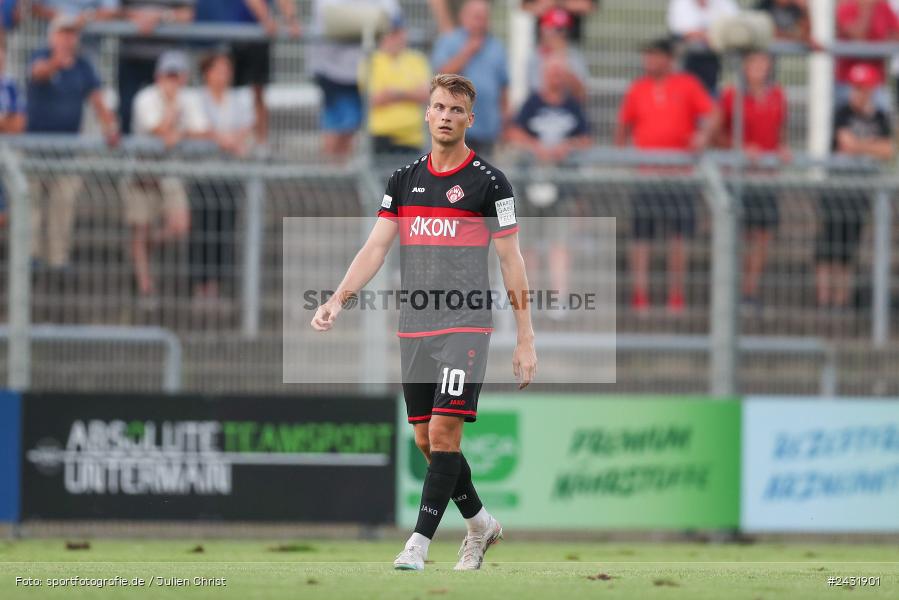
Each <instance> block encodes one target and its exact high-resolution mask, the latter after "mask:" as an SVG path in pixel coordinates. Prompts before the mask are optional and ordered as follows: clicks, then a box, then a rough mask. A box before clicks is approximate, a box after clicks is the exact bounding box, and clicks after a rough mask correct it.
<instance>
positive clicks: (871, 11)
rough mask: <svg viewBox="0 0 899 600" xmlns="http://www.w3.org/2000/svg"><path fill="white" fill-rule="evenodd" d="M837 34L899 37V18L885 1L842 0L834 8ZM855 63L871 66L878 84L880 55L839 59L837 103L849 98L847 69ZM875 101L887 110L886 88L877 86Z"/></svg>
mask: <svg viewBox="0 0 899 600" xmlns="http://www.w3.org/2000/svg"><path fill="white" fill-rule="evenodd" d="M836 20H837V22H836V27H837V37H838V38H839V39H843V40H852V41H868V42H882V41H886V40H895V39H897V38H899V18H897V17H896V14H895V13H894V12H893V9H892V8H890V4H889V3H888V2H887V0H842V2H840V5H839V6H838V7H837V18H836ZM857 64H867V65H870V66H871V67H873V68H874V69H875V70H876V71H877V73H878V75H879V77H880V81H881V84H882V83H883V82H884V81H885V78H884V72H885V71H884V63H883V59H882V58H839V59H837V66H836V80H837V86H836V93H835V94H834V96H835V98H834V99H835V101H836V105H837V106H843V105H844V104H846V103H847V101H848V99H849V89H850V87H851V82H850V81H849V72H850V71H851V70H852V67H854V66H855V65H857ZM874 102H875V103H876V104H877V106H878V107H879V108H881V109H883V110H889V98H888V96H887V93H886V88H884V87H878V88H877V89H876V90H875V91H874Z"/></svg>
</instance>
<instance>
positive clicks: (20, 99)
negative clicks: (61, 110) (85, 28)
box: [0, 42, 25, 225]
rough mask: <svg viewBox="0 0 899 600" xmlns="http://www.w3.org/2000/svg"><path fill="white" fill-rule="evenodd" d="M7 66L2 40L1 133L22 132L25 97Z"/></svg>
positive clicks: (0, 199)
mask: <svg viewBox="0 0 899 600" xmlns="http://www.w3.org/2000/svg"><path fill="white" fill-rule="evenodd" d="M5 68H6V45H5V44H4V43H2V42H0V134H17V133H22V131H24V129H25V98H24V96H22V93H21V91H20V90H19V86H18V85H17V84H16V82H15V80H14V79H13V78H12V77H8V76H7V75H6V73H5V72H4V70H5ZM5 223H6V190H5V189H4V187H3V184H2V182H0V225H3V224H5Z"/></svg>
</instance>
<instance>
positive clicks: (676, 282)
mask: <svg viewBox="0 0 899 600" xmlns="http://www.w3.org/2000/svg"><path fill="white" fill-rule="evenodd" d="M686 274H687V244H686V243H685V242H684V238H683V237H682V236H679V235H676V236H674V237H672V238H671V241H670V242H669V243H668V312H670V313H671V314H674V315H680V314H683V312H684V309H685V307H686V304H685V301H684V298H685V294H684V280H685V279H686Z"/></svg>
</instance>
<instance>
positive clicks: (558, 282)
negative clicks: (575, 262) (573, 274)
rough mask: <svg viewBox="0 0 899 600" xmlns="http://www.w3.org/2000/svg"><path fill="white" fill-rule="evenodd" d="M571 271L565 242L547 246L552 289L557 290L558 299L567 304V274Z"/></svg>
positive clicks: (569, 256)
mask: <svg viewBox="0 0 899 600" xmlns="http://www.w3.org/2000/svg"><path fill="white" fill-rule="evenodd" d="M570 271H571V254H570V253H569V252H568V247H567V246H565V244H552V245H551V246H550V247H549V278H550V281H551V284H552V289H554V290H556V291H558V292H559V299H560V301H561V302H562V303H563V304H564V305H566V306H567V304H568V275H569V272H570Z"/></svg>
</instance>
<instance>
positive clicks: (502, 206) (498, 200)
mask: <svg viewBox="0 0 899 600" xmlns="http://www.w3.org/2000/svg"><path fill="white" fill-rule="evenodd" d="M483 213H484V217H485V218H486V219H487V227H489V228H490V233H491V235H492V236H493V237H494V238H498V237H503V236H505V235H511V234H513V233H517V232H518V219H517V217H516V216H515V192H514V191H513V190H512V185H511V184H510V183H509V180H508V179H506V176H505V175H503V174H502V173H501V172H499V171H497V172H496V180H495V181H491V182H490V189H489V190H488V192H487V194H486V205H485V206H484V210H483Z"/></svg>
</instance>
